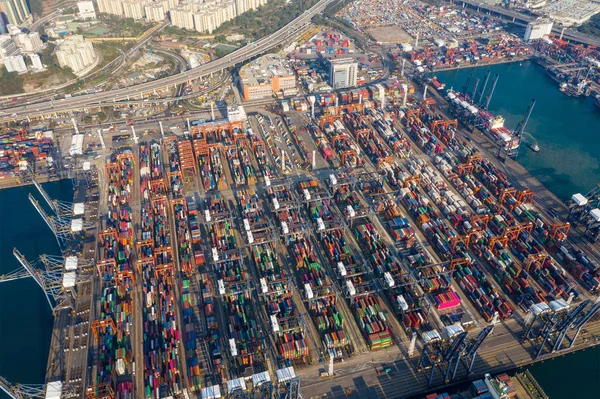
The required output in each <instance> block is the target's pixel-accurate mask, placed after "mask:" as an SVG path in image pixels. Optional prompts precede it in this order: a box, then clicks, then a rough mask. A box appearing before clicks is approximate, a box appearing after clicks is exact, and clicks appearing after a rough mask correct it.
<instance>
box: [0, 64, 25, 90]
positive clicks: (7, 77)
mask: <svg viewBox="0 0 600 399" xmlns="http://www.w3.org/2000/svg"><path fill="white" fill-rule="evenodd" d="M22 92H23V76H21V75H19V74H18V73H16V72H7V71H6V69H4V68H2V69H0V94H1V95H9V94H17V93H22Z"/></svg>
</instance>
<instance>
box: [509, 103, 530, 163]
mask: <svg viewBox="0 0 600 399" xmlns="http://www.w3.org/2000/svg"><path fill="white" fill-rule="evenodd" d="M533 107H535V99H533V100H531V104H529V107H527V112H525V116H524V117H523V120H522V121H521V122H519V124H518V125H517V127H516V129H515V131H514V132H513V136H517V137H518V138H519V144H518V145H517V150H516V152H515V155H514V159H517V157H518V156H519V149H520V148H521V141H523V132H524V131H525V126H527V122H529V117H530V116H531V113H532V112H533Z"/></svg>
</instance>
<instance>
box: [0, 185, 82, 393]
mask: <svg viewBox="0 0 600 399" xmlns="http://www.w3.org/2000/svg"><path fill="white" fill-rule="evenodd" d="M44 189H45V190H46V191H47V192H48V194H49V195H50V196H51V197H52V198H55V199H58V200H62V201H69V202H70V201H72V200H73V191H72V184H71V181H70V180H63V181H60V182H53V183H48V184H44ZM29 193H32V194H33V195H34V196H35V197H36V198H37V200H38V201H39V202H40V204H43V199H42V198H41V196H40V195H39V193H38V192H37V190H36V189H35V187H34V186H27V187H17V188H10V189H3V190H0V275H2V274H6V273H9V272H12V271H13V270H15V269H17V268H19V267H20V264H19V262H18V261H17V260H16V259H15V257H14V256H13V254H12V251H13V248H17V249H18V250H19V251H20V252H21V253H22V254H23V255H24V256H25V257H26V258H27V259H28V260H29V261H33V260H35V259H36V258H37V257H38V256H39V255H40V254H48V255H60V251H59V249H58V244H57V242H56V239H55V238H54V235H53V234H52V232H51V231H50V229H49V228H48V226H47V225H46V224H45V223H44V221H43V220H42V218H41V217H40V215H39V214H38V213H37V212H36V210H35V209H34V207H33V205H32V204H31V203H30V202H29V200H28V199H27V196H28V194H29ZM53 322H54V319H53V317H52V312H51V311H50V307H49V306H48V303H47V301H46V298H45V297H44V294H43V292H42V290H41V289H40V287H39V286H38V285H37V284H36V283H35V282H34V281H33V279H31V278H27V279H20V280H15V281H11V282H6V283H3V284H0V376H2V377H4V378H6V379H7V380H9V381H10V382H20V383H24V384H41V383H43V382H44V377H45V372H46V363H47V360H48V351H49V346H50V336H51V334H52V326H53ZM5 397H7V396H6V395H4V393H3V392H1V391H0V398H5Z"/></svg>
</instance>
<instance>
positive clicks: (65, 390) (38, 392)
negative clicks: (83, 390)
mask: <svg viewBox="0 0 600 399" xmlns="http://www.w3.org/2000/svg"><path fill="white" fill-rule="evenodd" d="M0 390H1V391H4V392H5V393H6V394H7V395H8V396H9V397H10V398H12V399H32V398H38V399H45V398H47V397H49V396H52V395H59V396H63V395H64V394H71V395H72V394H73V393H74V392H73V391H74V390H73V387H72V386H71V385H65V384H63V383H62V382H61V381H53V382H49V383H48V384H44V385H42V384H30V385H29V384H28V385H26V384H12V383H10V382H9V381H8V380H7V379H6V378H4V377H2V376H0Z"/></svg>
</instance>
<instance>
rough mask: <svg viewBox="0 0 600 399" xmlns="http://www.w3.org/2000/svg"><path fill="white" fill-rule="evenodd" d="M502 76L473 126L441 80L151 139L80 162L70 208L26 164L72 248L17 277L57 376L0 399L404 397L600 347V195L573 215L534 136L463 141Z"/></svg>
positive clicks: (0, 382)
mask: <svg viewBox="0 0 600 399" xmlns="http://www.w3.org/2000/svg"><path fill="white" fill-rule="evenodd" d="M488 78H489V74H488ZM487 83H488V82H487V78H486V82H485V85H483V86H484V88H483V90H482V91H481V93H479V91H478V89H477V87H476V86H475V89H473V90H472V93H473V94H471V95H470V96H467V95H466V93H467V92H469V91H471V89H470V86H469V84H467V85H466V86H469V87H466V88H465V89H464V90H463V91H462V93H458V94H457V95H456V96H455V97H456V98H459V100H460V101H461V102H460V103H455V105H452V104H451V106H450V108H449V110H450V111H451V113H452V115H453V116H452V118H455V119H450V117H449V116H448V115H447V114H446V113H445V112H442V111H441V110H440V105H442V103H445V100H444V99H442V98H440V97H438V98H437V99H435V98H434V97H428V96H427V89H426V91H425V95H424V96H423V98H419V99H417V98H416V97H413V96H411V99H410V100H411V101H410V102H409V101H407V95H404V98H403V99H402V98H399V99H397V101H390V102H389V103H386V100H385V95H383V96H380V97H378V99H377V100H374V99H372V98H370V95H369V93H368V92H365V93H364V95H363V93H360V94H359V95H357V96H356V97H354V100H349V99H348V98H347V97H346V99H345V100H344V103H343V104H341V103H340V101H339V99H338V98H335V100H334V102H332V103H331V105H326V106H315V103H317V102H316V99H315V97H311V96H309V97H308V98H307V99H306V101H307V103H308V104H310V112H303V113H301V112H294V111H291V112H286V113H285V114H284V113H280V114H279V115H276V114H269V112H266V111H265V112H264V113H262V112H259V113H252V114H251V115H250V116H249V117H248V118H243V119H242V120H231V119H230V120H216V121H212V122H198V123H191V122H190V120H188V121H187V124H188V126H187V127H188V130H187V131H186V132H185V133H184V134H182V135H174V134H172V133H166V132H165V131H164V130H163V129H162V124H161V126H160V127H161V129H160V133H157V134H154V135H148V136H143V137H138V136H136V133H135V129H133V128H132V133H133V134H132V136H128V137H127V138H126V140H124V141H118V142H117V143H115V142H114V141H113V145H112V146H105V143H104V140H103V139H102V138H101V140H102V147H103V151H104V152H103V154H105V155H104V156H103V157H102V158H98V159H95V160H94V162H90V161H85V162H82V164H81V167H80V168H72V169H71V171H70V177H71V178H72V180H73V182H74V187H75V197H74V200H73V202H72V203H62V202H58V201H55V200H53V199H52V198H50V197H49V196H48V195H47V194H46V193H45V192H44V190H43V188H42V187H41V185H40V184H39V183H38V182H37V181H36V178H35V177H34V175H35V174H34V173H28V172H26V171H23V172H22V173H21V175H22V179H23V180H24V181H25V182H29V181H30V182H31V183H33V184H34V185H35V186H36V187H37V188H38V191H39V196H30V201H31V203H32V204H33V206H34V207H35V209H36V210H37V211H38V212H39V213H40V216H41V217H42V218H43V220H44V221H45V223H46V224H47V225H48V227H49V228H50V229H51V230H52V232H53V233H54V235H55V236H56V239H57V241H58V243H59V246H60V249H61V251H62V253H63V256H62V257H50V256H45V255H40V257H39V259H37V260H28V259H25V258H24V257H23V256H22V255H21V253H20V252H19V251H18V248H16V249H15V250H14V255H15V257H16V258H17V259H18V261H19V263H20V264H21V265H22V269H19V270H16V271H15V272H14V273H11V274H9V275H4V276H2V277H1V278H0V282H2V283H6V284H10V282H11V281H12V280H14V279H18V278H33V279H34V280H35V281H36V282H37V284H38V285H39V286H40V288H41V289H42V290H44V293H45V294H46V297H47V299H48V304H49V306H50V307H51V308H52V310H53V313H54V315H55V326H54V331H53V336H52V343H51V350H50V357H49V359H48V367H47V374H46V381H44V384H43V385H37V386H29V385H24V384H20V383H19V382H16V381H10V382H9V381H6V380H4V379H0V388H2V389H3V390H4V391H5V392H6V393H8V394H9V395H10V396H11V397H13V398H17V399H22V398H29V397H45V398H61V397H62V398H75V397H79V398H82V399H83V398H85V399H129V398H170V397H181V398H189V397H197V398H203V399H211V398H220V397H226V398H290V399H293V398H300V397H305V398H307V397H323V396H327V397H351V396H352V395H353V394H354V393H357V394H358V395H370V396H369V397H394V398H399V397H412V396H415V395H419V394H420V395H424V394H425V393H427V392H430V391H431V390H433V389H434V388H440V387H443V386H446V385H448V384H453V383H457V382H465V381H470V380H473V379H477V378H483V376H484V375H485V374H487V373H499V372H504V371H507V370H512V369H515V368H517V367H521V366H524V365H527V364H530V363H533V362H536V361H539V360H544V359H548V358H550V357H554V356H558V355H562V354H564V353H568V352H572V351H575V350H579V349H583V348H587V347H590V346H593V345H596V344H597V343H598V338H597V337H600V335H599V334H600V323H599V322H598V310H599V309H600V302H599V301H598V298H599V296H598V295H599V292H598V291H599V289H600V254H599V251H598V248H597V245H596V244H595V242H596V240H597V237H598V233H599V232H600V210H598V206H599V202H600V188H596V189H593V190H591V191H590V192H588V193H583V194H575V195H574V196H573V199H572V201H571V202H570V204H568V206H567V205H565V204H559V203H556V202H558V201H557V200H555V197H554V196H552V195H551V194H550V193H549V192H547V190H546V189H545V188H544V187H543V186H542V185H541V184H539V182H538V183H537V184H534V183H535V182H533V178H532V177H531V176H529V177H523V176H524V175H523V173H526V172H523V169H522V168H521V167H520V166H519V165H518V164H516V162H514V161H513V160H512V158H514V156H515V153H518V148H519V144H520V143H518V142H517V143H516V144H515V143H514V141H513V140H510V141H509V142H506V143H505V142H502V141H497V140H492V137H490V136H489V135H486V136H484V135H481V137H479V139H477V140H475V139H473V140H465V139H464V138H463V135H464V133H465V130H466V129H468V130H474V129H478V128H483V125H484V124H485V118H486V117H487V116H486V115H485V111H486V109H485V106H483V107H482V108H481V109H478V110H477V112H473V111H472V109H470V108H469V107H468V105H469V104H473V103H475V101H474V100H473V98H478V101H476V103H477V104H480V103H481V101H482V99H485V98H488V97H489V96H491V95H492V94H493V86H492V89H491V92H485V86H486V85H487ZM480 90H481V89H480ZM459 94H460V95H459ZM334 96H335V95H334ZM351 98H352V97H351ZM469 101H470V103H469V104H467V107H465V106H463V105H462V102H469ZM484 103H485V101H484ZM488 104H489V101H488ZM530 111H531V110H528V113H527V115H526V118H524V120H523V123H522V124H521V125H520V127H519V128H517V129H524V125H526V123H527V117H528V114H529V113H530ZM478 115H479V116H478ZM99 134H100V133H99ZM100 137H101V136H100ZM473 137H475V136H473ZM514 137H517V138H518V137H519V132H518V131H517V132H514ZM498 143H500V145H498ZM515 145H516V147H515ZM109 147H110V148H109ZM508 168H513V171H514V173H513V174H512V175H511V174H510V173H509V172H507V171H506V170H507V169H508ZM518 168H521V169H518ZM516 174H519V175H520V176H521V178H520V179H519V180H517V179H515V178H514V175H516ZM599 187H600V186H599ZM38 197H39V198H41V199H38ZM42 204H43V205H42ZM376 358H377V359H378V361H375V359H376ZM382 370H384V372H382ZM357 378H359V379H361V381H362V382H361V383H360V384H359V383H357V381H356V380H357ZM340 387H341V388H340ZM365 387H367V388H368V389H367V388H365ZM363 388H364V389H366V390H365V391H361V389H363ZM361 392H362V393H361ZM365 392H366V393H365Z"/></svg>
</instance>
